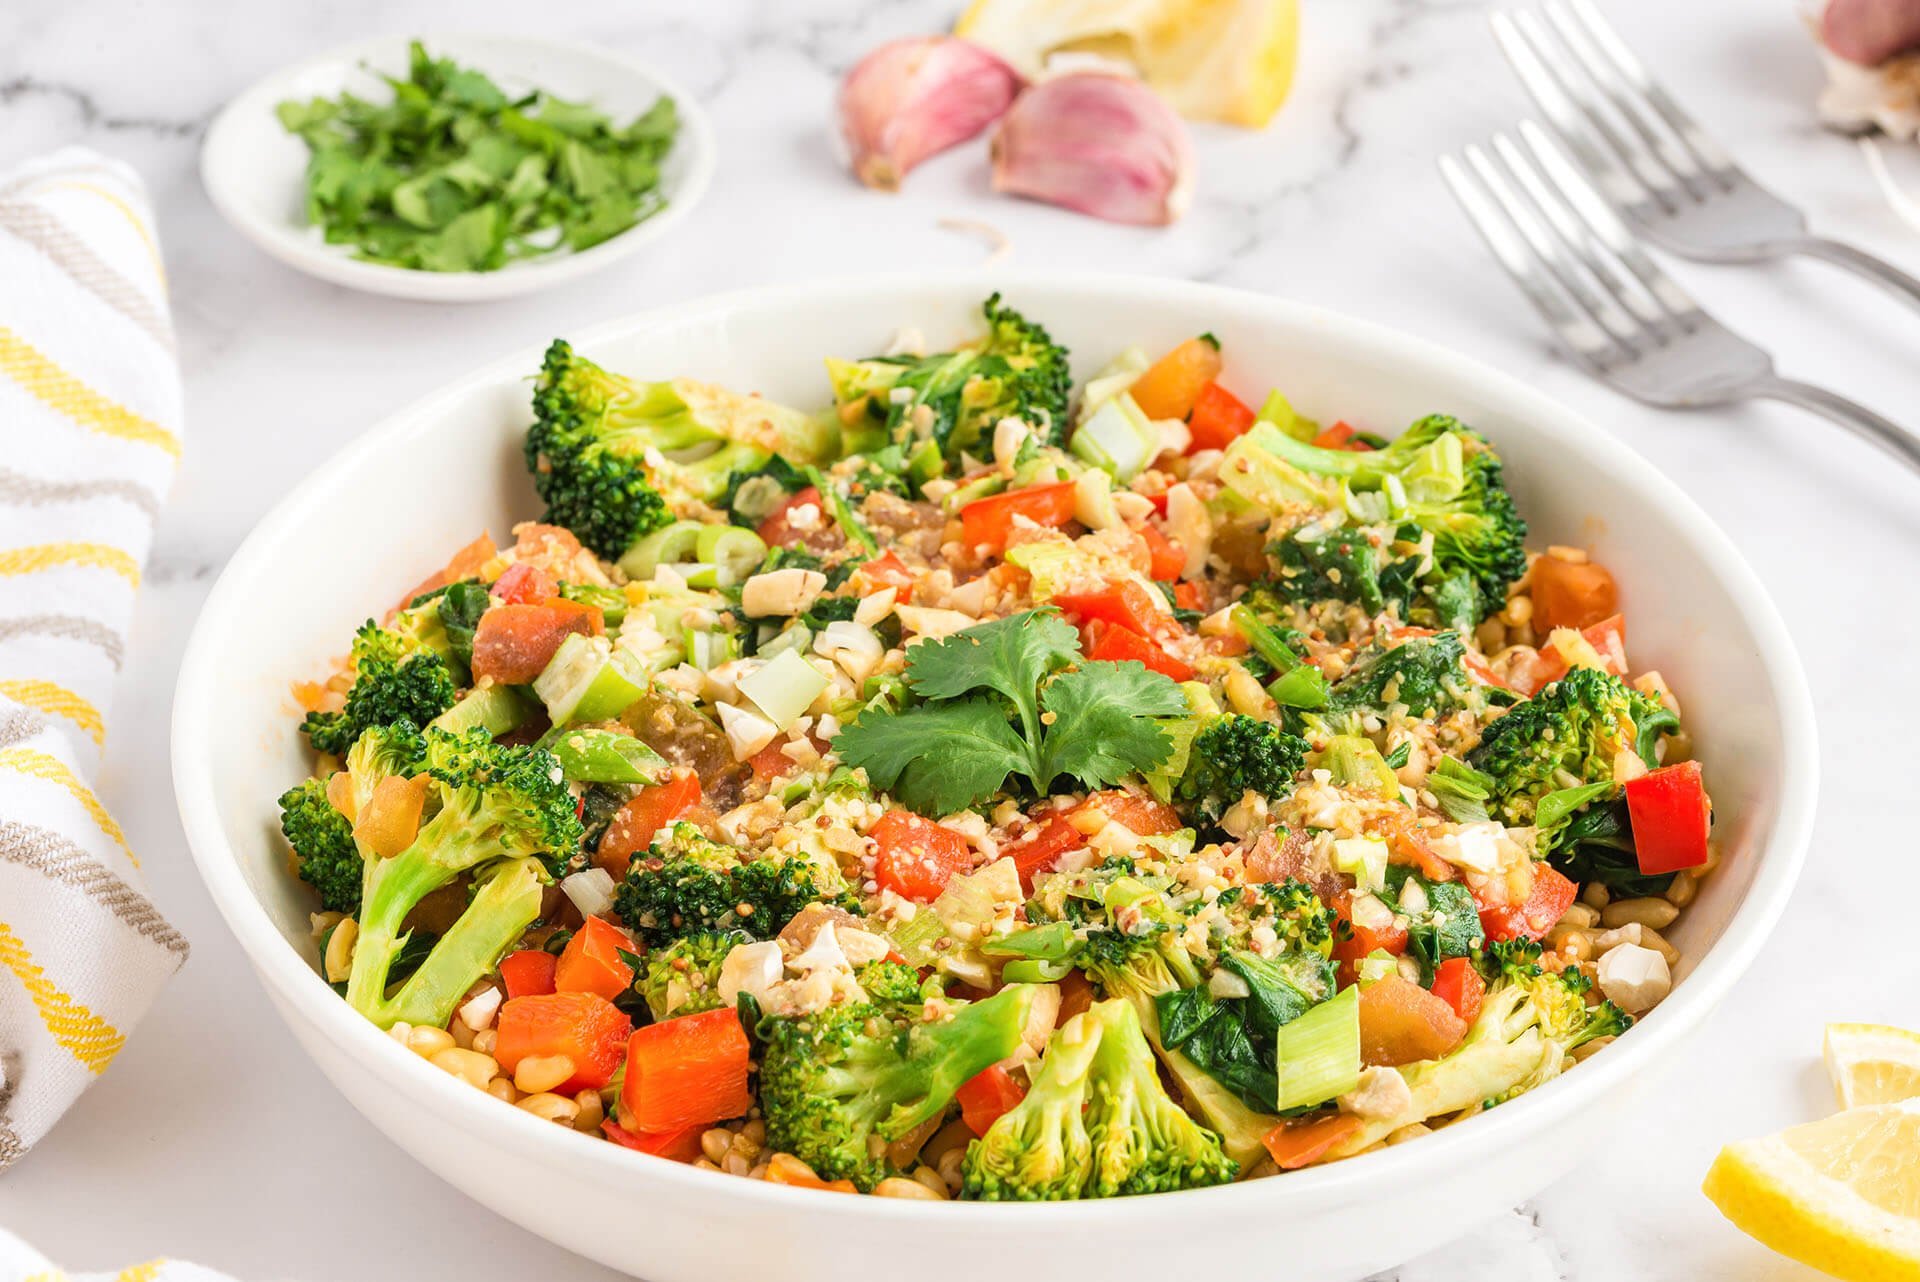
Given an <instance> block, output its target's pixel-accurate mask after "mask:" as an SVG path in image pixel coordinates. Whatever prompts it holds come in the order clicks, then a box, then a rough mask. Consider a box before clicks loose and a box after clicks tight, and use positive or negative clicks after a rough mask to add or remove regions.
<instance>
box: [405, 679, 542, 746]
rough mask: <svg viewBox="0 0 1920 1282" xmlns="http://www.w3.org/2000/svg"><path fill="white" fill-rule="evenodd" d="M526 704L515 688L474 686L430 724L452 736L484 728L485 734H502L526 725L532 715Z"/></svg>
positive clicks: (525, 700)
mask: <svg viewBox="0 0 1920 1282" xmlns="http://www.w3.org/2000/svg"><path fill="white" fill-rule="evenodd" d="M529 702H530V701H529V700H528V699H527V697H526V695H524V694H522V693H521V692H520V690H519V688H518V687H516V686H503V685H483V686H476V687H474V688H473V689H471V690H469V691H467V693H466V694H465V695H463V696H461V699H460V702H458V703H456V704H454V705H453V706H452V707H451V708H448V709H447V710H446V711H445V712H443V713H441V714H440V715H439V716H437V717H435V718H434V719H433V721H432V722H431V723H430V724H432V725H433V726H435V727H437V728H439V729H441V730H447V731H451V732H452V733H454V734H460V733H461V732H463V731H466V730H471V729H473V728H474V727H475V726H485V727H486V730H487V733H488V734H491V735H503V734H505V733H507V731H509V730H518V729H519V728H520V727H521V726H523V725H525V724H526V721H527V718H528V717H530V716H532V715H533V709H532V708H530V707H529V706H528V703H529Z"/></svg>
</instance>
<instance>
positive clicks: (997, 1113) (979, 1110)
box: [953, 1064, 1027, 1135]
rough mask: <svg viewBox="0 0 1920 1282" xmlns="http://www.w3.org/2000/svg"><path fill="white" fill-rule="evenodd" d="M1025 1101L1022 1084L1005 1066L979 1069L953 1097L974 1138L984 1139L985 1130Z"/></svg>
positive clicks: (1023, 1084) (1025, 1085)
mask: <svg viewBox="0 0 1920 1282" xmlns="http://www.w3.org/2000/svg"><path fill="white" fill-rule="evenodd" d="M1026 1097H1027V1083H1026V1080H1025V1079H1024V1078H1021V1077H1016V1076H1014V1075H1013V1074H1012V1073H1009V1072H1008V1071H1007V1066H1006V1065H1005V1064H994V1065H992V1066H990V1067H988V1068H984V1069H981V1070H980V1071H979V1072H978V1073H975V1074H974V1075H973V1076H972V1077H969V1078H968V1079H967V1080H966V1081H965V1082H963V1083H962V1084H961V1086H960V1089H959V1090H957V1091H955V1092H954V1094H953V1098H954V1099H955V1100H957V1101H958V1102H959V1104H960V1116H961V1117H962V1118H963V1119H965V1121H966V1123H967V1129H968V1130H970V1131H972V1132H973V1133H974V1134H975V1135H985V1134H986V1133H987V1128H988V1127H989V1126H992V1125H993V1124H994V1123H995V1122H997V1121H999V1120H1000V1119H1001V1118H1002V1117H1004V1116H1006V1115H1007V1114H1008V1113H1011V1112H1012V1111H1013V1110H1014V1107H1015V1106H1016V1105H1018V1104H1019V1103H1020V1101H1021V1100H1023V1099H1025V1098H1026Z"/></svg>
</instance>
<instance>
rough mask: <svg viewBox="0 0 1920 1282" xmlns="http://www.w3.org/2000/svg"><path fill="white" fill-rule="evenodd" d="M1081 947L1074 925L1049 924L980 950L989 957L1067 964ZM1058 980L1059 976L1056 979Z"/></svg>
mask: <svg viewBox="0 0 1920 1282" xmlns="http://www.w3.org/2000/svg"><path fill="white" fill-rule="evenodd" d="M1079 946H1080V940H1079V937H1078V936H1076V935H1075V934H1074V933H1073V923H1072V922H1065V921H1050V922H1048V923H1047V924H1046V925H1044V926H1029V927H1027V929H1025V930H1016V931H1014V932H1012V933H1011V934H1007V935H1001V936H998V937H996V938H993V939H989V940H987V941H986V942H984V943H982V944H981V945H980V951H981V952H983V953H985V954H986V955H987V956H989V957H1023V958H1026V959H1028V960H1030V961H1051V962H1059V961H1066V960H1067V959H1068V958H1069V957H1072V956H1073V954H1074V951H1075V950H1076V949H1078V948H1079ZM1055 978H1058V976H1055Z"/></svg>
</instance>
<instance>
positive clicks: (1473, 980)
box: [1433, 957, 1487, 1024]
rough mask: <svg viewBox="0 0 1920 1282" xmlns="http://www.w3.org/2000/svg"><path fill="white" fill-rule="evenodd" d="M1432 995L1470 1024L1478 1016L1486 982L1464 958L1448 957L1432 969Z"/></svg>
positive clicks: (1484, 994)
mask: <svg viewBox="0 0 1920 1282" xmlns="http://www.w3.org/2000/svg"><path fill="white" fill-rule="evenodd" d="M1433 995H1434V996H1435V997H1438V998H1439V999H1440V1000H1441V1001H1443V1002H1445V1003H1446V1004H1447V1005H1449V1006H1451V1007H1453V1013H1454V1014H1456V1015H1458V1016H1459V1017H1460V1018H1461V1019H1462V1020H1463V1021H1465V1022H1466V1023H1469V1024H1471V1023H1472V1022H1473V1021H1474V1019H1475V1018H1476V1017H1478V1016H1479V1014H1480V1003H1481V1001H1483V1000H1484V999H1485V998H1486V995H1487V981H1486V980H1484V979H1482V978H1480V972H1479V971H1477V970H1475V969H1474V968H1473V963H1472V962H1470V961H1468V960H1467V959H1466V958H1465V957H1449V958H1447V960H1445V961H1443V962H1441V963H1440V964H1439V965H1438V966H1435V967H1434V968H1433Z"/></svg>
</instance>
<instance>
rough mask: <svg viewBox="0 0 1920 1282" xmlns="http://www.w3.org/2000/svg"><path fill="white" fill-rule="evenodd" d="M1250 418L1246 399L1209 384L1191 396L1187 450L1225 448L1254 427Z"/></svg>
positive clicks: (1251, 411) (1218, 385)
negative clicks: (1198, 393)
mask: <svg viewBox="0 0 1920 1282" xmlns="http://www.w3.org/2000/svg"><path fill="white" fill-rule="evenodd" d="M1253 419H1254V413H1253V409H1252V408H1251V407H1250V406H1248V405H1247V404H1246V402H1244V401H1242V400H1241V399H1240V398H1239V397H1237V396H1235V395H1234V394H1233V393H1232V392H1229V391H1228V390H1227V389H1226V388H1224V387H1222V386H1220V384H1218V383H1208V384H1207V385H1206V386H1205V387H1203V388H1201V389H1200V395H1199V396H1197V397H1195V398H1194V402H1193V413H1192V414H1191V415H1189V416H1188V418H1187V431H1188V432H1190V433H1192V435H1193V444H1192V445H1191V446H1189V447H1188V450H1187V453H1189V454H1191V453H1193V452H1195V451H1196V450H1224V449H1226V448H1227V446H1229V445H1231V444H1233V440H1234V438H1235V437H1237V436H1239V435H1241V434H1242V433H1243V432H1245V431H1246V430H1247V429H1248V428H1250V427H1252V426H1253ZM1156 577H1158V576H1156Z"/></svg>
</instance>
